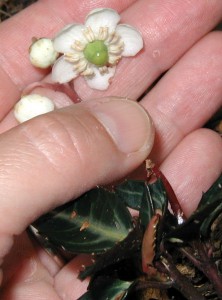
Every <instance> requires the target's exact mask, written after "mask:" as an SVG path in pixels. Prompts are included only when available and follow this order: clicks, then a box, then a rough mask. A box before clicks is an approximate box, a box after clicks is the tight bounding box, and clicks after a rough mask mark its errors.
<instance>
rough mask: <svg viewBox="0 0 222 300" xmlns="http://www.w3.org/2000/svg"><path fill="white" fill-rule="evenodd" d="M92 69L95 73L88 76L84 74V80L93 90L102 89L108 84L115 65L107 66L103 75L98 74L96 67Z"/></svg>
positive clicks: (106, 87)
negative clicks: (106, 70)
mask: <svg viewBox="0 0 222 300" xmlns="http://www.w3.org/2000/svg"><path fill="white" fill-rule="evenodd" d="M93 71H94V73H95V75H94V76H92V77H89V76H85V80H86V82H87V84H88V86H89V87H91V88H92V89H95V90H100V91H104V90H106V89H108V87H109V84H110V79H111V78H112V77H113V76H114V74H115V71H116V67H112V68H108V71H109V72H107V73H104V74H103V75H101V74H100V72H99V69H98V68H93Z"/></svg>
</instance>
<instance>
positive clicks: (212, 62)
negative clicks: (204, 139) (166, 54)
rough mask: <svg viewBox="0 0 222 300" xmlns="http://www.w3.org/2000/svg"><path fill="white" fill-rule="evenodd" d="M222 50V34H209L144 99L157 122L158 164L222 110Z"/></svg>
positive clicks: (156, 148) (156, 144) (156, 157)
mask: <svg viewBox="0 0 222 300" xmlns="http://www.w3.org/2000/svg"><path fill="white" fill-rule="evenodd" d="M221 51H222V33H221V32H212V33H209V34H208V35H207V36H206V37H204V38H203V39H201V40H200V41H199V42H198V43H197V44H196V45H195V46H194V47H193V48H192V49H191V50H190V51H188V52H187V53H186V55H185V56H184V57H183V58H181V59H180V60H179V61H178V63H177V64H175V66H174V67H173V68H172V69H171V70H170V71H168V73H167V74H166V75H165V76H164V77H163V78H162V79H161V80H160V81H159V82H158V84H157V85H156V86H155V87H154V88H153V89H152V90H151V91H150V92H149V93H148V94H147V96H146V97H144V99H143V100H142V104H143V105H144V106H145V108H146V109H147V110H148V111H149V112H150V114H151V116H152V118H153V120H154V123H155V128H156V142H155V148H154V149H153V153H152V158H153V159H154V160H155V161H157V162H160V161H162V160H163V159H164V158H165V157H166V156H167V155H168V154H169V153H170V152H171V150H172V149H173V148H174V147H175V146H176V145H177V144H178V143H179V142H180V141H181V139H182V138H183V137H184V136H185V135H187V134H188V133H189V132H191V131H193V130H195V129H197V128H198V127H201V126H203V125H204V124H205V123H206V122H207V121H208V120H209V119H210V118H211V116H212V115H213V114H214V113H215V112H216V111H217V110H218V109H219V108H220V107H221V105H222V98H221V94H222V84H221V81H222V73H221V70H222V58H221ZM212 53H213V55H212ZM157 150H158V151H157Z"/></svg>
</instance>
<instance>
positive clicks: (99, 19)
mask: <svg viewBox="0 0 222 300" xmlns="http://www.w3.org/2000/svg"><path fill="white" fill-rule="evenodd" d="M119 20H120V15H119V14H118V13H117V12H116V11H115V10H113V9H111V8H97V9H94V10H92V11H91V12H90V14H88V16H87V17H86V21H85V26H86V27H87V26H90V27H91V28H92V30H93V32H94V33H96V34H98V32H99V28H100V27H108V28H109V33H111V32H113V31H114V30H115V28H116V25H117V24H118V22H119Z"/></svg>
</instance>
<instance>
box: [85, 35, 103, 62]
mask: <svg viewBox="0 0 222 300" xmlns="http://www.w3.org/2000/svg"><path fill="white" fill-rule="evenodd" d="M83 53H84V56H85V58H86V59H87V60H88V61H89V62H90V63H92V64H94V65H96V66H100V67H102V66H106V65H107V63H108V60H109V55H108V48H107V46H106V45H105V44H104V42H103V41H99V40H96V41H93V42H90V43H88V44H87V45H86V47H85V49H84V50H83Z"/></svg>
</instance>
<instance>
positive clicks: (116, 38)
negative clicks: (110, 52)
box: [107, 31, 120, 44]
mask: <svg viewBox="0 0 222 300" xmlns="http://www.w3.org/2000/svg"><path fill="white" fill-rule="evenodd" d="M119 40H120V36H119V35H118V34H117V33H116V32H115V31H114V32H112V33H110V34H109V36H108V38H107V42H108V43H109V44H115V43H117V42H118V41H119Z"/></svg>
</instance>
